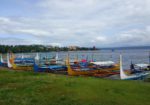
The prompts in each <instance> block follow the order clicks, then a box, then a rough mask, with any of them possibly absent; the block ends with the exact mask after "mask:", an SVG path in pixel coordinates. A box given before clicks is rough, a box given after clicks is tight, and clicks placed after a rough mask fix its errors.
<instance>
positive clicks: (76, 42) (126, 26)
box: [0, 0, 150, 47]
mask: <svg viewBox="0 0 150 105" xmlns="http://www.w3.org/2000/svg"><path fill="white" fill-rule="evenodd" d="M149 42H150V0H0V44H7V45H20V44H27V45H30V44H43V45H54V46H84V47H91V46H96V47H122V46H149V45H150V43H149Z"/></svg>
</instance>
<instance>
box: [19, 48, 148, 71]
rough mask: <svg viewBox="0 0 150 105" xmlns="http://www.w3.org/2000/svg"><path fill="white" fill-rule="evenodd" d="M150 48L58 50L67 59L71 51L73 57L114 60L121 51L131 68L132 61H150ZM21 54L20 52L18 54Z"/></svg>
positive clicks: (32, 54)
mask: <svg viewBox="0 0 150 105" xmlns="http://www.w3.org/2000/svg"><path fill="white" fill-rule="evenodd" d="M149 52H150V49H134V50H131V49H130V50H114V51H112V50H99V51H69V52H57V53H58V56H59V58H61V59H65V57H66V56H67V54H68V53H69V55H70V58H71V59H75V58H77V57H78V59H88V60H94V61H108V60H109V61H110V60H111V61H114V62H116V63H117V62H119V55H120V53H121V54H122V56H123V67H124V69H128V68H130V64H131V61H132V62H133V63H149ZM16 55H18V56H19V55H20V54H16ZM25 55H26V56H32V57H34V56H35V55H36V54H35V53H26V54H25ZM39 55H40V57H41V58H43V57H48V58H52V57H54V56H55V55H56V52H48V53H39Z"/></svg>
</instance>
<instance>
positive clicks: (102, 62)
mask: <svg viewBox="0 0 150 105" xmlns="http://www.w3.org/2000/svg"><path fill="white" fill-rule="evenodd" d="M91 63H93V64H95V65H101V66H110V65H114V64H115V63H114V62H113V61H98V62H91Z"/></svg>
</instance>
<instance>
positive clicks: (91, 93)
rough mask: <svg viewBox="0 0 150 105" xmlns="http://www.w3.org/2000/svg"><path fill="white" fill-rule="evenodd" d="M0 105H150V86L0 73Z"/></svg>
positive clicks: (97, 79)
mask: <svg viewBox="0 0 150 105" xmlns="http://www.w3.org/2000/svg"><path fill="white" fill-rule="evenodd" d="M0 105H150V83H148V82H141V81H121V80H106V79H100V78H92V77H70V76H63V75H55V74H50V73H48V74H47V73H34V72H24V71H22V72H17V71H8V70H0Z"/></svg>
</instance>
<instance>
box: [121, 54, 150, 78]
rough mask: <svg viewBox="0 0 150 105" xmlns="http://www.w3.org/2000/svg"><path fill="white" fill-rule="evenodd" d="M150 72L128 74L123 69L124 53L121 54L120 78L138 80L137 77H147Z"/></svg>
mask: <svg viewBox="0 0 150 105" xmlns="http://www.w3.org/2000/svg"><path fill="white" fill-rule="evenodd" d="M148 74H149V73H145V72H141V73H134V74H130V75H127V74H126V73H125V72H124V70H123V65H122V55H120V79H122V80H137V79H143V78H144V77H146V76H147V75H148Z"/></svg>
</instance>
